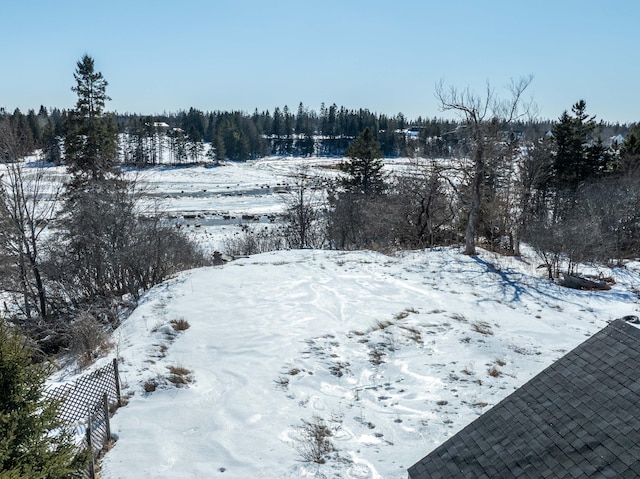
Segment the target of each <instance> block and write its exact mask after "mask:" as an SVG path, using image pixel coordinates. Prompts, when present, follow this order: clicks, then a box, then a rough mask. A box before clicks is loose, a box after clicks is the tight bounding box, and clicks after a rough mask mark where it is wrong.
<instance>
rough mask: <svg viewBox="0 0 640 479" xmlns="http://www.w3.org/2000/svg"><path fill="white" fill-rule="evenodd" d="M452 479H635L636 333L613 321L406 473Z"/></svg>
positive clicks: (638, 441)
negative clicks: (604, 478)
mask: <svg viewBox="0 0 640 479" xmlns="http://www.w3.org/2000/svg"><path fill="white" fill-rule="evenodd" d="M458 477H460V478H481V477H486V478H498V477H499V478H510V477H518V478H540V477H553V478H558V479H560V478H578V477H640V328H637V327H636V326H633V325H631V324H628V323H627V322H626V321H624V320H623V319H618V320H616V321H614V322H612V323H611V324H609V325H608V326H607V327H606V328H604V329H603V330H601V331H599V332H598V333H596V334H595V335H593V336H592V337H591V338H589V339H588V340H587V341H585V342H584V343H582V344H581V345H579V346H578V347H577V348H575V349H574V350H572V351H571V352H569V353H567V354H566V355H565V356H563V357H562V358H560V359H559V360H558V361H556V362H555V363H554V364H552V365H551V366H549V367H548V368H547V369H545V370H544V371H542V372H541V373H540V374H538V375H537V376H535V377H534V378H532V379H531V380H530V381H529V382H527V383H526V384H525V385H523V386H522V387H521V388H519V389H517V390H516V391H515V392H514V393H513V394H511V395H510V396H508V397H507V398H505V399H504V400H502V401H501V402H500V403H498V404H497V405H495V406H494V407H493V408H492V409H490V410H489V411H487V412H486V413H485V414H483V415H482V416H480V417H479V418H478V419H476V420H475V421H474V422H472V423H471V424H469V425H468V426H467V427H465V428H464V429H463V430H462V431H460V432H459V433H458V434H456V435H455V436H453V437H452V438H450V439H449V440H448V441H446V442H445V443H443V444H442V445H440V446H439V447H438V448H436V449H435V450H434V451H433V452H431V453H430V454H429V455H428V456H426V457H425V458H423V459H422V460H421V461H419V462H417V463H416V464H414V465H413V466H412V467H411V468H409V479H445V478H458Z"/></svg>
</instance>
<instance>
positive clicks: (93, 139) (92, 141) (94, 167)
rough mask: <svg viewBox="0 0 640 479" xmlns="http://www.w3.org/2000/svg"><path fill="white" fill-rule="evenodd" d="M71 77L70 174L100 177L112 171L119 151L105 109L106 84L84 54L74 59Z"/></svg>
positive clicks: (67, 150)
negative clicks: (73, 105)
mask: <svg viewBox="0 0 640 479" xmlns="http://www.w3.org/2000/svg"><path fill="white" fill-rule="evenodd" d="M73 77H74V79H75V81H76V85H75V86H73V87H71V90H72V91H73V92H75V93H76V94H77V95H78V101H77V102H76V106H75V108H74V109H73V110H71V111H70V112H69V117H68V131H67V135H66V137H65V158H66V161H67V165H68V167H69V169H70V170H71V172H72V173H74V174H76V175H80V176H88V177H91V178H92V179H101V178H104V177H105V175H107V174H109V173H113V172H114V170H115V163H116V159H117V153H118V143H117V129H116V125H115V121H114V120H113V117H112V116H111V115H107V114H106V113H105V111H104V108H105V103H106V102H107V101H108V100H110V99H111V98H109V97H108V96H107V93H106V88H107V85H108V83H107V81H106V80H105V79H104V77H103V76H102V73H100V72H97V71H96V70H95V66H94V60H93V58H91V57H90V56H89V55H87V54H85V55H84V56H83V57H82V59H80V61H78V62H77V64H76V71H75V73H74V75H73Z"/></svg>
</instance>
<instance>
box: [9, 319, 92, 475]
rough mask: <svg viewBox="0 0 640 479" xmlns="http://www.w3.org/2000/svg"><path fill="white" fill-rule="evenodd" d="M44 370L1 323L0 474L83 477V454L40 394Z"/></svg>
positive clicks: (53, 405) (52, 405)
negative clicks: (34, 362)
mask: <svg viewBox="0 0 640 479" xmlns="http://www.w3.org/2000/svg"><path fill="white" fill-rule="evenodd" d="M48 373H49V371H48V370H47V368H46V367H44V366H43V365H41V364H33V363H32V361H31V351H30V350H29V348H28V347H27V346H26V344H25V340H24V339H23V338H21V337H19V336H18V335H17V334H15V333H14V332H13V331H11V330H10V329H9V328H8V327H7V326H6V325H5V324H4V323H0V389H1V390H2V394H0V477H2V478H7V479H27V478H28V479H67V478H74V477H82V475H81V470H82V469H83V467H84V465H85V464H86V457H87V456H86V454H84V453H80V454H79V453H78V452H77V450H76V446H75V445H74V443H73V439H72V437H71V434H70V433H69V432H67V431H65V429H64V428H63V425H62V424H61V423H60V421H59V420H58V419H57V411H58V404H57V403H56V402H54V401H52V400H50V399H47V398H45V396H44V382H45V379H46V378H47V375H48Z"/></svg>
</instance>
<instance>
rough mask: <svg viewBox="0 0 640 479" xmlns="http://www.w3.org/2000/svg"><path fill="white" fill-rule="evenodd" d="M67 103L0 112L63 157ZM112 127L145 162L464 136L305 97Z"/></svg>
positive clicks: (338, 149)
mask: <svg viewBox="0 0 640 479" xmlns="http://www.w3.org/2000/svg"><path fill="white" fill-rule="evenodd" d="M71 113H72V112H71V111H70V110H60V109H57V108H53V109H47V108H45V107H44V106H41V107H40V109H39V110H38V112H37V113H36V112H35V111H34V110H29V111H28V112H27V113H26V114H24V113H22V112H21V111H20V110H14V111H13V112H12V113H8V112H6V111H4V110H2V109H0V118H2V119H4V120H5V121H8V122H10V123H11V124H12V125H13V127H14V128H15V129H16V131H17V134H18V136H19V137H20V138H21V140H22V141H23V142H24V144H25V146H26V147H28V148H30V149H32V150H33V149H36V148H38V149H42V151H43V152H44V157H45V159H46V161H48V162H51V163H56V164H60V163H61V162H62V150H61V145H62V139H63V138H65V137H66V135H67V134H68V132H69V129H70V128H71V127H72V121H71V119H70V115H71ZM111 119H112V121H113V128H115V129H116V130H117V132H118V134H119V137H118V148H119V156H118V158H119V161H120V162H121V163H123V164H133V165H139V166H148V165H155V164H158V163H159V162H160V161H162V159H165V161H166V159H167V158H168V159H169V162H170V163H174V164H188V163H200V162H206V161H210V162H215V161H220V160H232V161H245V160H250V159H255V158H260V157H263V156H267V155H285V156H297V157H308V156H314V155H315V156H344V153H345V151H346V150H347V148H348V147H349V144H350V143H351V142H352V141H353V140H354V139H355V138H356V137H357V136H358V134H360V133H361V132H362V131H364V130H365V129H366V128H369V130H370V131H371V133H372V135H373V136H374V138H375V139H376V141H377V142H378V145H379V147H380V150H381V151H382V153H383V155H384V156H385V157H388V158H391V157H399V156H402V157H406V156H416V155H419V156H434V157H442V158H446V157H450V156H451V154H452V152H453V151H455V147H456V144H457V141H458V140H459V138H458V135H457V134H456V130H457V129H458V128H460V126H461V122H460V120H459V119H449V120H448V119H443V118H437V117H433V118H422V117H418V118H417V119H407V118H406V117H405V116H404V115H403V114H402V113H398V114H396V115H386V114H379V113H374V112H371V111H369V110H367V109H357V110H355V109H347V108H345V107H344V106H340V107H338V106H337V105H336V104H335V103H334V104H332V105H330V106H328V107H327V106H325V105H324V104H322V105H321V106H320V110H319V111H315V110H313V109H310V108H308V107H305V106H304V105H303V104H302V103H300V104H299V105H298V108H297V110H296V111H292V110H290V109H289V108H288V107H287V106H286V105H285V106H284V107H282V108H280V107H275V108H274V110H273V112H269V111H268V110H266V111H262V112H259V111H258V110H255V111H254V112H253V113H251V114H249V113H246V112H243V111H219V110H217V111H209V112H207V111H202V110H198V109H196V108H193V107H192V108H189V109H188V110H185V111H179V112H176V113H165V114H162V115H141V114H118V113H112V114H111ZM554 123H555V121H549V120H540V119H537V118H533V119H529V120H528V121H527V122H522V121H517V122H514V124H513V125H512V128H513V129H515V130H517V131H518V132H520V133H521V132H523V131H534V132H538V133H539V134H540V133H544V132H548V131H550V130H551V128H552V127H553V125H554ZM632 126H633V125H626V124H623V125H620V124H617V123H615V124H609V123H604V122H600V123H599V124H598V129H599V132H600V134H601V135H602V137H603V138H608V137H611V136H615V135H623V136H626V134H627V133H628V132H629V131H630V129H631V127H632Z"/></svg>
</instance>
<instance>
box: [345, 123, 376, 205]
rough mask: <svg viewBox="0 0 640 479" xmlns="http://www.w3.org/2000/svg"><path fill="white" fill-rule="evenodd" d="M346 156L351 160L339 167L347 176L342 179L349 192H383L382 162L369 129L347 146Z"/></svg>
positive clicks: (367, 193)
mask: <svg viewBox="0 0 640 479" xmlns="http://www.w3.org/2000/svg"><path fill="white" fill-rule="evenodd" d="M346 156H347V157H348V158H350V159H351V160H350V161H348V162H346V163H342V165H341V169H342V171H344V172H345V173H347V175H348V176H347V178H345V179H344V186H346V187H347V188H348V189H349V190H350V191H354V192H361V193H364V194H366V195H369V194H375V193H381V192H382V191H383V190H384V188H385V184H384V176H383V174H382V167H383V162H382V160H381V159H380V158H382V151H380V148H379V147H378V142H377V141H376V140H375V138H374V137H373V135H372V134H371V130H369V128H365V130H364V131H363V132H362V133H361V134H360V135H359V136H358V137H357V138H356V139H355V140H354V141H353V143H351V145H349V148H347V151H346Z"/></svg>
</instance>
